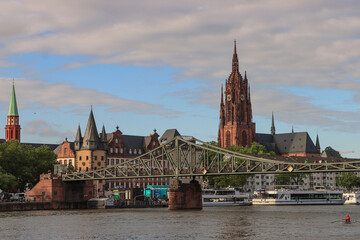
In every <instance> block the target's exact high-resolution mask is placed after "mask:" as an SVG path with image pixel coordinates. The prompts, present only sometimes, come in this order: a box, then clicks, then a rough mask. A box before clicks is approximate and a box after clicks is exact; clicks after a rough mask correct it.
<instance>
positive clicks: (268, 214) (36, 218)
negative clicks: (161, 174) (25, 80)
mask: <svg viewBox="0 0 360 240" xmlns="http://www.w3.org/2000/svg"><path fill="white" fill-rule="evenodd" d="M348 213H349V214H350V216H351V219H352V221H353V223H352V224H344V223H343V220H342V219H344V217H345V216H346V215H347V214H348ZM0 239H1V240H7V239H9V240H12V239H36V240H41V239H71V240H73V239H105V240H106V239H175V240H176V239H316V240H320V239H360V206H348V205H344V206H256V207H255V206H245V207H244V206H240V207H222V208H220V207H206V208H204V209H203V210H198V211H192V210H188V211H169V210H167V209H166V208H145V209H102V210H100V209H96V210H66V211H65V210H64V211H25V212H0Z"/></svg>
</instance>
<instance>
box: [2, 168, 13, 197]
mask: <svg viewBox="0 0 360 240" xmlns="http://www.w3.org/2000/svg"><path fill="white" fill-rule="evenodd" d="M16 187H17V181H16V177H15V176H13V175H11V174H8V173H6V172H5V171H4V169H2V167H0V189H2V190H4V191H9V190H11V189H14V188H16Z"/></svg>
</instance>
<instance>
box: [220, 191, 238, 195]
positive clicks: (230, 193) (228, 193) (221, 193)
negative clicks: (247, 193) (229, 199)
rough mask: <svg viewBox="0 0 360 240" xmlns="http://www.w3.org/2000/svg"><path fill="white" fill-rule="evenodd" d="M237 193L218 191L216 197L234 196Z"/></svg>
mask: <svg viewBox="0 0 360 240" xmlns="http://www.w3.org/2000/svg"><path fill="white" fill-rule="evenodd" d="M234 194H235V191H216V194H215V195H234Z"/></svg>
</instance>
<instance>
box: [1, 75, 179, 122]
mask: <svg viewBox="0 0 360 240" xmlns="http://www.w3.org/2000/svg"><path fill="white" fill-rule="evenodd" d="M10 81H11V80H10V79H7V78H0V102H2V103H4V105H6V104H7V103H8V101H9V99H10V95H9V94H10V91H9V89H10V86H11V85H10V84H9V83H10ZM16 94H17V98H18V103H19V107H20V108H24V109H27V108H37V107H40V108H51V109H57V110H59V109H67V108H82V107H89V106H90V105H93V106H98V107H105V108H106V109H107V111H109V112H133V113H137V114H142V115H149V114H150V115H161V116H164V117H167V118H174V117H177V116H178V115H179V114H181V112H179V111H175V110H171V109H168V108H166V107H164V106H163V105H161V104H150V103H146V102H141V101H135V100H128V99H125V98H120V97H118V96H116V95H112V94H108V93H105V92H100V91H96V90H93V89H88V88H80V87H75V86H74V85H71V84H66V83H55V84H47V83H46V82H45V81H42V80H27V79H17V80H16ZM23 103H24V104H23ZM79 111H80V112H81V110H78V109H77V110H75V112H74V110H69V111H68V112H70V113H71V112H74V114H80V112H79Z"/></svg>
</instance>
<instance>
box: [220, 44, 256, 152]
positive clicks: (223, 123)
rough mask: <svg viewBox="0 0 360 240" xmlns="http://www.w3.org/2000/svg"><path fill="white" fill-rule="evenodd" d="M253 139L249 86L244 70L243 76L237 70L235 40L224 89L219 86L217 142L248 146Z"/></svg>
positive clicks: (253, 129) (224, 145)
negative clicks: (230, 68)
mask: <svg viewBox="0 0 360 240" xmlns="http://www.w3.org/2000/svg"><path fill="white" fill-rule="evenodd" d="M224 93H225V99H224V95H223V94H224ZM224 102H225V103H224ZM254 141H255V123H253V122H252V109H251V100H250V86H249V85H248V79H247V77H246V72H245V76H244V78H243V77H242V76H241V74H240V72H239V62H238V56H237V52H236V41H235V42H234V55H233V59H232V72H231V74H230V76H229V78H228V79H227V80H226V81H225V91H223V87H222V86H221V103H220V127H219V136H218V142H219V145H220V146H221V147H228V146H232V145H238V146H240V145H241V146H249V147H250V146H251V143H252V142H254Z"/></svg>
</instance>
